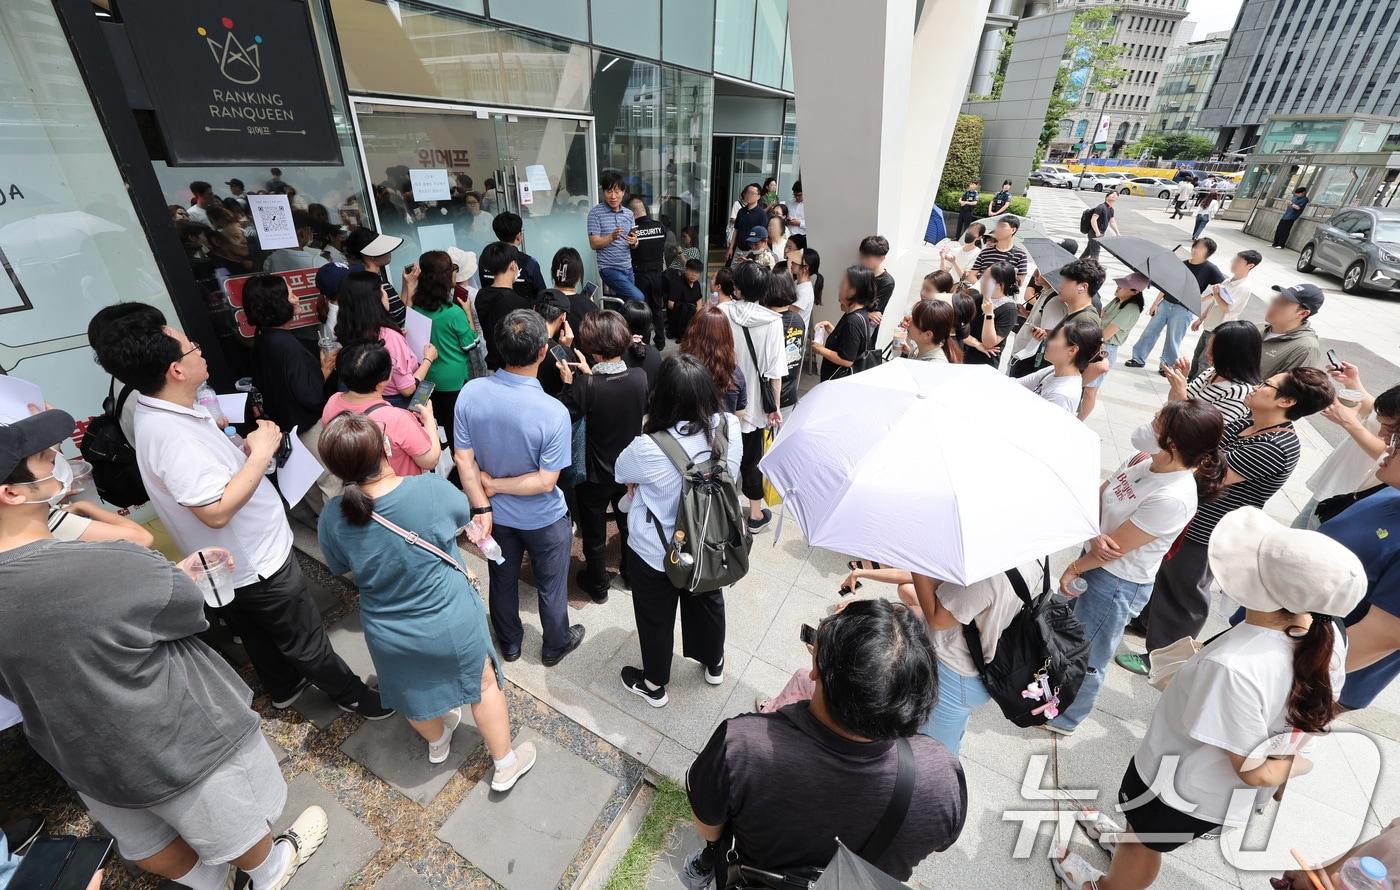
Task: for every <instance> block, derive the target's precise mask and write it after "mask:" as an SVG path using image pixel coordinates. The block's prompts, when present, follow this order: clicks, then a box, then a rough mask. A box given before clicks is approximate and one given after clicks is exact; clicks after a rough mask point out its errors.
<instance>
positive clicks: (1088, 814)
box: [1079, 807, 1128, 856]
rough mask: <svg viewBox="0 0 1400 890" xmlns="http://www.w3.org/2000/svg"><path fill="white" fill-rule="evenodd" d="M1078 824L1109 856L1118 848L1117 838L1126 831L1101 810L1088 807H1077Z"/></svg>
mask: <svg viewBox="0 0 1400 890" xmlns="http://www.w3.org/2000/svg"><path fill="white" fill-rule="evenodd" d="M1079 826H1080V827H1081V828H1083V829H1084V833H1085V834H1087V835H1088V836H1089V840H1091V841H1094V842H1095V843H1097V844H1098V845H1099V846H1100V847H1101V848H1103V849H1104V850H1105V851H1107V853H1108V855H1110V856H1112V855H1113V854H1114V852H1115V851H1116V850H1117V849H1118V839H1119V838H1120V837H1122V836H1123V835H1125V834H1127V833H1128V832H1127V829H1125V828H1124V827H1123V826H1121V825H1119V824H1118V823H1117V822H1114V821H1113V820H1112V819H1110V818H1109V817H1108V816H1107V815H1105V814H1104V812H1103V811H1102V810H1091V809H1089V808H1088V807H1080V808H1079Z"/></svg>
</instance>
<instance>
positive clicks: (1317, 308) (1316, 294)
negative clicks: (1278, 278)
mask: <svg viewBox="0 0 1400 890" xmlns="http://www.w3.org/2000/svg"><path fill="white" fill-rule="evenodd" d="M1274 290H1276V291H1278V295H1279V296H1280V297H1283V298H1284V299H1285V300H1292V301H1293V302H1294V303H1297V304H1298V305H1299V306H1302V307H1303V308H1304V309H1306V310H1308V315H1316V314H1317V313H1319V312H1321V311H1322V288H1320V287H1318V286H1317V285H1315V284H1308V283H1307V282H1303V283H1302V284H1295V285H1293V286H1292V287H1279V286H1278V285H1277V284H1275V285H1274Z"/></svg>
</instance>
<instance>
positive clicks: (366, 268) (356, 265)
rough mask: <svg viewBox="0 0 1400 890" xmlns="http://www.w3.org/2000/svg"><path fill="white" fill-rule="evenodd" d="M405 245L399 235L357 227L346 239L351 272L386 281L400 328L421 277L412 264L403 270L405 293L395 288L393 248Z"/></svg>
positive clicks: (392, 316)
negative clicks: (370, 274) (391, 270)
mask: <svg viewBox="0 0 1400 890" xmlns="http://www.w3.org/2000/svg"><path fill="white" fill-rule="evenodd" d="M402 245H403V239H402V238H400V237H398V236H396V235H381V234H379V233H378V232H376V231H374V230H373V229H366V228H363V227H361V228H358V229H355V230H354V231H353V232H351V233H350V235H349V237H347V238H346V239H345V252H346V254H347V255H348V256H349V257H350V271H351V272H373V273H374V274H375V275H376V276H377V277H378V278H379V279H380V280H381V281H383V282H384V291H385V293H387V294H388V295H389V317H390V318H392V319H393V320H394V324H395V325H397V326H398V327H400V328H402V327H403V322H404V319H405V318H407V317H408V315H407V313H408V307H409V306H410V305H412V303H413V290H414V287H415V286H416V283H417V280H418V270H417V269H416V268H415V267H414V266H412V265H411V264H410V265H409V266H406V267H405V268H404V270H403V292H402V293H400V292H399V291H397V290H395V289H394V285H393V284H392V283H391V282H390V281H389V261H390V260H391V259H393V256H394V251H396V250H398V249H399V247H400V246H402ZM340 342H342V343H344V342H345V341H344V340H341V341H340Z"/></svg>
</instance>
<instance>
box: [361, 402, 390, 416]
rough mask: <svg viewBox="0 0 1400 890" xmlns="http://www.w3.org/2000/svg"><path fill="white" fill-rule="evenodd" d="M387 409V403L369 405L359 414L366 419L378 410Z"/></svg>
mask: <svg viewBox="0 0 1400 890" xmlns="http://www.w3.org/2000/svg"><path fill="white" fill-rule="evenodd" d="M388 407H389V403H388V402H375V403H374V404H373V405H370V406H369V407H368V408H366V409H365V410H364V411H363V412H361V413H363V414H364V415H365V416H366V417H368V416H369V415H371V414H373V413H374V412H376V411H378V410H379V409H380V408H388Z"/></svg>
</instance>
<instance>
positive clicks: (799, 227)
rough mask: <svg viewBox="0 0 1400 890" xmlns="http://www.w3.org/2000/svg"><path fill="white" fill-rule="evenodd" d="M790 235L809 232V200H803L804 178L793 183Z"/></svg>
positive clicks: (789, 206)
mask: <svg viewBox="0 0 1400 890" xmlns="http://www.w3.org/2000/svg"><path fill="white" fill-rule="evenodd" d="M787 208H788V235H804V236H805V235H806V234H807V202H806V201H804V200H802V180H800V179H799V180H796V181H795V182H793V184H792V200H791V201H789V202H788V206H787Z"/></svg>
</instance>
